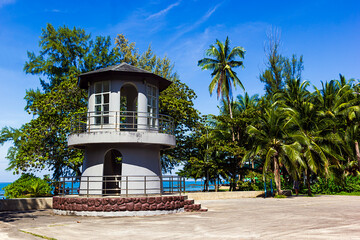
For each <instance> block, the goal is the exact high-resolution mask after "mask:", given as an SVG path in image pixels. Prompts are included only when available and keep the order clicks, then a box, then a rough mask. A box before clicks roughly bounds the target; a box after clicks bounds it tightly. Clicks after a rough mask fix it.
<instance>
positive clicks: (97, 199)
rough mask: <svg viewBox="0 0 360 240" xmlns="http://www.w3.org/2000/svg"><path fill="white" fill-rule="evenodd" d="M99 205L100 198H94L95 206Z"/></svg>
mask: <svg viewBox="0 0 360 240" xmlns="http://www.w3.org/2000/svg"><path fill="white" fill-rule="evenodd" d="M101 205H102V204H101V198H95V207H100V206H101Z"/></svg>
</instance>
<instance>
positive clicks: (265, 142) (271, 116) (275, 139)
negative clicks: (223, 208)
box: [243, 94, 302, 194]
mask: <svg viewBox="0 0 360 240" xmlns="http://www.w3.org/2000/svg"><path fill="white" fill-rule="evenodd" d="M275 95H276V94H275ZM278 105H279V103H278V102H275V103H273V104H272V105H271V106H270V107H268V108H266V109H264V113H263V114H262V115H261V116H260V117H259V125H258V127H255V126H253V125H250V126H249V127H248V133H249V134H250V136H251V137H252V140H253V144H252V146H253V148H252V149H251V150H250V151H249V152H248V153H247V154H246V155H245V157H244V160H243V161H247V160H248V159H249V158H251V157H252V156H256V155H262V156H264V157H265V162H264V168H263V172H264V174H265V172H266V171H267V169H268V168H269V167H271V166H272V167H273V172H274V178H275V184H276V188H277V191H278V194H282V190H281V176H280V175H281V173H280V168H281V166H284V167H285V168H286V169H287V170H288V172H290V173H292V172H293V171H296V168H294V166H295V165H296V164H297V163H300V164H302V161H301V158H300V154H299V153H300V148H301V147H300V144H299V143H297V142H294V143H291V142H289V141H288V139H287V136H286V132H285V120H286V116H285V114H284V112H283V109H282V108H280V107H279V106H278ZM292 174H294V173H292Z"/></svg>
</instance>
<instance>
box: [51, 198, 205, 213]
mask: <svg viewBox="0 0 360 240" xmlns="http://www.w3.org/2000/svg"><path fill="white" fill-rule="evenodd" d="M53 209H54V213H55V214H58V215H77V216H105V217H106V216H109V217H115V216H149V215H160V214H170V213H178V212H184V211H186V212H189V211H207V209H201V205H200V204H195V203H194V200H188V199H187V196H157V197H98V198H91V197H76V196H56V197H53Z"/></svg>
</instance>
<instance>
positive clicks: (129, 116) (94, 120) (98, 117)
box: [71, 111, 174, 135]
mask: <svg viewBox="0 0 360 240" xmlns="http://www.w3.org/2000/svg"><path fill="white" fill-rule="evenodd" d="M104 130H106V131H139V130H140V131H150V132H158V133H166V134H171V135H174V120H173V118H172V117H170V116H167V115H162V114H158V115H156V114H152V113H146V112H136V111H107V112H103V111H102V112H86V113H80V114H76V115H74V116H73V117H72V119H71V133H84V132H96V131H104Z"/></svg>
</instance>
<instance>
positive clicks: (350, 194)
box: [334, 192, 360, 196]
mask: <svg viewBox="0 0 360 240" xmlns="http://www.w3.org/2000/svg"><path fill="white" fill-rule="evenodd" d="M334 195H346V196H360V192H339V193H335V194H334Z"/></svg>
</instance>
